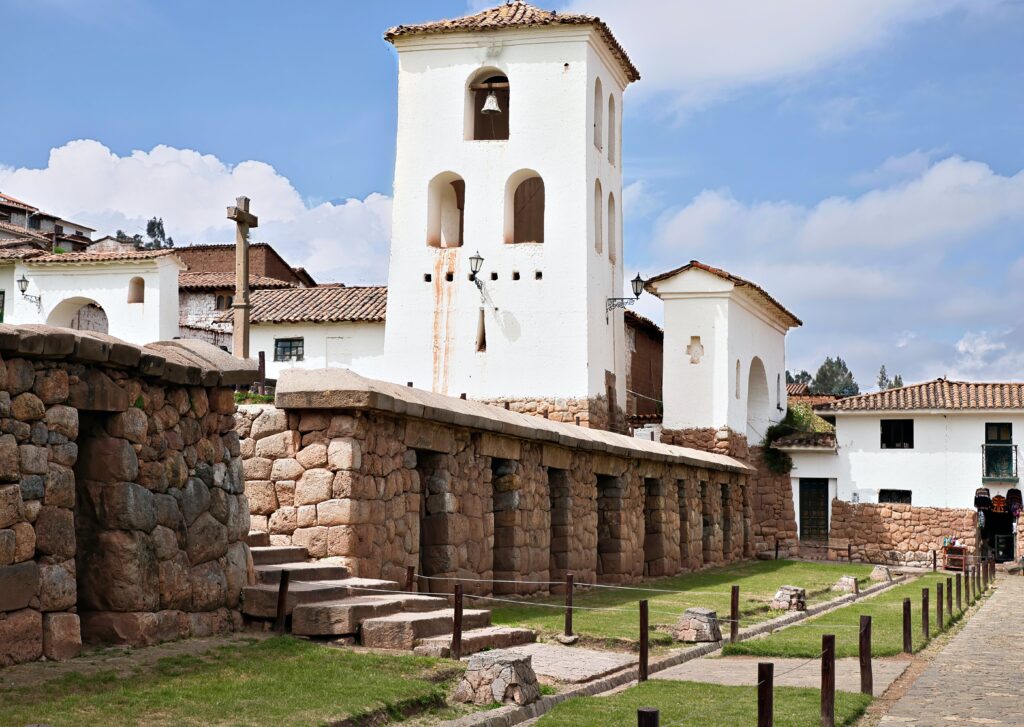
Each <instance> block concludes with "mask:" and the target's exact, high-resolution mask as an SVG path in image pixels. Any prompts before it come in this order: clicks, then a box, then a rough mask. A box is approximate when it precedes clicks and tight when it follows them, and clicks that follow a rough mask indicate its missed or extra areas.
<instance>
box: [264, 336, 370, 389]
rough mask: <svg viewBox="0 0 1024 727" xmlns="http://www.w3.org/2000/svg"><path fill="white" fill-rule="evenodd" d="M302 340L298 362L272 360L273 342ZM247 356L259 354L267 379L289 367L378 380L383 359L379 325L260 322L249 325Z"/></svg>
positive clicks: (273, 377)
mask: <svg viewBox="0 0 1024 727" xmlns="http://www.w3.org/2000/svg"><path fill="white" fill-rule="evenodd" d="M278 338H302V339H303V346H304V348H305V356H304V359H303V360H302V361H274V340H275V339H278ZM249 351H250V355H251V356H252V357H253V358H254V359H256V358H258V357H259V352H260V351H263V352H264V356H265V357H266V366H267V378H270V379H276V378H278V377H279V376H280V375H281V372H282V371H284V370H285V369H289V368H304V369H321V368H327V367H331V366H339V367H342V368H347V369H352V370H353V371H355V372H356V373H358V374H362V375H363V376H368V377H371V378H380V373H381V368H382V364H383V359H384V324H383V323H294V324H291V323H288V324H286V323H262V324H257V325H254V326H252V329H251V334H250V337H249Z"/></svg>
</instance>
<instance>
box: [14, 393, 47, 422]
mask: <svg viewBox="0 0 1024 727" xmlns="http://www.w3.org/2000/svg"><path fill="white" fill-rule="evenodd" d="M11 414H12V415H13V416H14V418H15V419H17V420H18V421H20V422H34V421H38V420H40V419H42V418H43V416H44V415H45V414H46V405H45V404H43V402H42V400H40V398H39V397H38V396H36V395H35V394H30V393H28V392H26V393H24V394H18V395H17V396H16V397H14V398H13V399H12V400H11Z"/></svg>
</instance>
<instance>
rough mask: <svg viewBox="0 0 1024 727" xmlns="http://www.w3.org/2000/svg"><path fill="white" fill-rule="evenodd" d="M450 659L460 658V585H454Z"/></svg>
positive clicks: (456, 659)
mask: <svg viewBox="0 0 1024 727" xmlns="http://www.w3.org/2000/svg"><path fill="white" fill-rule="evenodd" d="M451 652H452V658H453V659H455V661H458V660H459V659H461V658H462V584H461V583H456V584H455V619H454V622H453V624H452V648H451Z"/></svg>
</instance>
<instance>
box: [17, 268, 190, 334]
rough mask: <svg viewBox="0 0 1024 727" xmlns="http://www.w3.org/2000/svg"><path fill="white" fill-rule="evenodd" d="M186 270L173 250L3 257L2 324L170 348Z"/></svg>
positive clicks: (175, 332)
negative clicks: (81, 332)
mask: <svg viewBox="0 0 1024 727" xmlns="http://www.w3.org/2000/svg"><path fill="white" fill-rule="evenodd" d="M184 267H185V266H184V265H183V264H182V262H181V261H180V260H179V259H178V258H177V257H176V256H175V255H174V253H173V251H171V250H145V251H133V252H96V253H94V252H69V253H62V254H51V253H47V252H44V251H41V250H38V249H35V250H33V249H4V250H0V306H2V309H3V320H4V321H5V322H7V323H45V324H48V325H51V326H63V327H66V328H80V329H86V330H95V331H100V332H102V333H109V334H111V335H113V336H117V337H118V338H122V339H124V340H126V341H130V342H131V343H139V344H145V343H151V342H152V341H166V340H170V339H172V338H176V337H177V336H178V272H179V271H180V270H182V269H184ZM22 280H23V281H24V283H23V285H24V286H25V290H24V292H22V290H21V285H19V281H22Z"/></svg>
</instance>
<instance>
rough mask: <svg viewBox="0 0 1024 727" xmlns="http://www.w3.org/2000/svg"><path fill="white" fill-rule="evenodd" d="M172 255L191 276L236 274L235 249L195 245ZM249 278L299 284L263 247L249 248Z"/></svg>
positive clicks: (252, 246)
mask: <svg viewBox="0 0 1024 727" xmlns="http://www.w3.org/2000/svg"><path fill="white" fill-rule="evenodd" d="M174 252H175V254H176V255H177V256H178V257H180V258H181V259H182V261H183V262H184V263H185V264H186V265H188V269H189V270H190V271H192V272H204V273H211V272H219V273H234V272H235V246H234V245H216V246H214V245H196V246H188V245H186V246H183V247H176V248H175V249H174ZM249 274H250V275H263V276H266V277H268V278H276V279H277V280H284V281H286V282H289V283H295V284H299V283H301V282H302V281H301V279H300V278H299V277H298V276H297V275H296V274H295V272H294V271H293V270H292V269H291V268H290V267H289V266H288V264H287V263H285V262H284V261H283V260H282V259H281V258H280V257H279V256H278V255H277V254H276V253H275V252H274V251H273V249H272V248H271V247H270V245H268V244H266V243H254V244H252V245H250V246H249Z"/></svg>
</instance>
